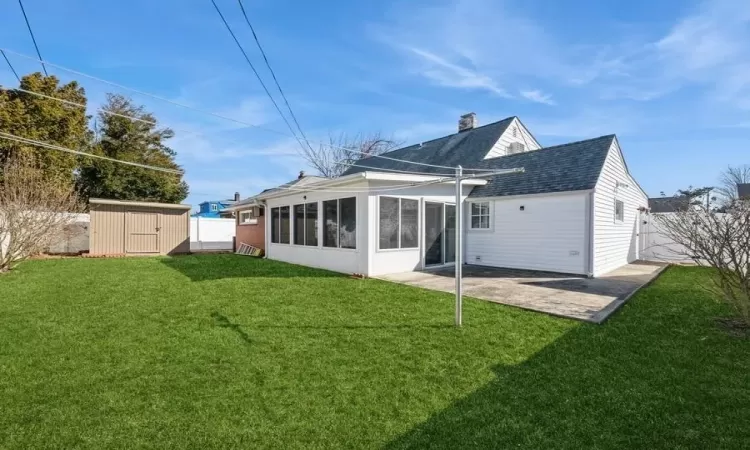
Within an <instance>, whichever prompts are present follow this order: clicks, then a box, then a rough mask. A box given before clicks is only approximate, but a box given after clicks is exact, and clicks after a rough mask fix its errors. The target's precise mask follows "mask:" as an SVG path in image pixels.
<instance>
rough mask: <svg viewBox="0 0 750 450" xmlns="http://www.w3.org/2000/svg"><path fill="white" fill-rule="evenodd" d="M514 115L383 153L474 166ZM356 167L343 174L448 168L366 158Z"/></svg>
mask: <svg viewBox="0 0 750 450" xmlns="http://www.w3.org/2000/svg"><path fill="white" fill-rule="evenodd" d="M513 119H515V117H508V118H507V119H503V120H501V121H499V122H494V123H490V124H487V125H483V126H481V127H477V128H474V129H472V130H469V131H463V132H460V133H455V134H451V135H448V136H444V137H441V138H438V139H434V140H432V141H427V142H423V143H421V144H416V145H411V146H409V147H403V148H400V149H397V150H393V151H391V152H388V153H385V154H384V155H383V156H388V157H389V158H395V159H402V160H406V161H414V162H419V163H424V164H436V165H440V166H449V167H455V166H457V165H459V164H462V165H464V166H472V167H473V166H474V165H476V164H477V163H479V162H480V161H482V159H483V158H484V157H485V155H487V153H489V151H490V149H492V146H493V145H495V143H497V140H498V139H500V136H501V135H502V134H503V133H504V132H505V130H506V129H507V128H508V126H509V125H510V124H511V122H513ZM357 165H358V166H366V167H357V166H352V167H350V168H349V170H347V171H346V172H345V173H344V175H351V174H354V173H359V172H365V171H368V170H371V171H377V170H378V169H386V170H385V171H386V172H387V171H388V170H397V171H408V172H429V173H445V172H446V171H448V172H450V169H441V168H436V167H427V166H422V165H419V164H409V163H407V162H401V161H392V160H390V159H383V158H366V159H361V160H359V161H357Z"/></svg>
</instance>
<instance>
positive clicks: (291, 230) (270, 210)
mask: <svg viewBox="0 0 750 450" xmlns="http://www.w3.org/2000/svg"><path fill="white" fill-rule="evenodd" d="M284 207H287V208H289V242H274V241H273V210H274V209H276V208H278V209H279V240H281V208H284ZM293 211H294V205H278V206H274V207H271V208H268V218H269V220H270V221H271V222H272V223H271V224H270V225H271V226H270V227H269V228H270V230H268V231H270V238H271V239H269V240H270V244H271V245H289V246H291V245H293V244H292V243H293V242H294V220H293V219H294V214H293ZM300 247H301V246H300Z"/></svg>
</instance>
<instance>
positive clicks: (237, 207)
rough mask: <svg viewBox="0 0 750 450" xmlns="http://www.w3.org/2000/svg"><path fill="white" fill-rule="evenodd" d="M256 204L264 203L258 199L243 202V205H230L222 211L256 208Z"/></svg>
mask: <svg viewBox="0 0 750 450" xmlns="http://www.w3.org/2000/svg"><path fill="white" fill-rule="evenodd" d="M256 206H263V205H261V204H260V203H258V202H257V201H252V202H249V203H242V204H241V205H234V206H230V207H229V208H224V209H222V211H229V212H235V211H243V210H245V209H250V208H254V207H256Z"/></svg>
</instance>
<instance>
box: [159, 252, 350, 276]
mask: <svg viewBox="0 0 750 450" xmlns="http://www.w3.org/2000/svg"><path fill="white" fill-rule="evenodd" d="M161 262H162V263H163V264H164V265H165V266H167V267H169V268H171V269H174V270H176V271H178V272H180V273H182V274H183V275H185V276H186V277H188V278H190V279H191V280H192V281H207V280H220V279H224V278H301V277H302V278H307V277H310V278H336V277H345V275H344V274H339V273H336V272H329V271H327V270H322V269H315V268H312V267H305V266H298V265H294V264H288V263H283V262H280V261H272V260H268V259H261V258H254V257H251V256H241V255H234V254H226V253H224V254H195V255H181V256H172V257H166V258H162V259H161Z"/></svg>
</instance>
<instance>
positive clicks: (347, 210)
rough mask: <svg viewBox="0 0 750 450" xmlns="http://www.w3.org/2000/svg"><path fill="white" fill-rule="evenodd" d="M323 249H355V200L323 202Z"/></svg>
mask: <svg viewBox="0 0 750 450" xmlns="http://www.w3.org/2000/svg"><path fill="white" fill-rule="evenodd" d="M322 209H323V247H330V248H348V249H356V248H357V198H356V197H347V198H339V199H335V200H326V201H324V202H323V208H322Z"/></svg>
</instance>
